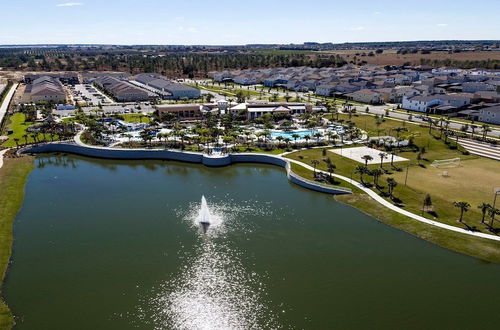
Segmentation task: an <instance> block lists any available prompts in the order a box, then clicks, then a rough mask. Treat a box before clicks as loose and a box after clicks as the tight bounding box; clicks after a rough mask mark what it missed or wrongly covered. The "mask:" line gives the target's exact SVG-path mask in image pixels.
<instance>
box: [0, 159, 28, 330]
mask: <svg viewBox="0 0 500 330" xmlns="http://www.w3.org/2000/svg"><path fill="white" fill-rule="evenodd" d="M32 169H33V158H31V157H27V156H25V157H22V158H11V159H5V160H4V165H3V167H2V168H1V169H0V186H1V187H2V193H1V194H0V276H1V278H0V279H1V282H0V284H1V283H3V279H4V278H5V272H6V270H7V267H8V263H9V259H10V255H11V252H12V222H13V221H14V218H15V216H16V214H17V211H18V210H19V208H20V207H21V204H22V201H23V198H24V185H25V183H26V180H27V176H28V174H29V173H30V172H31V170H32ZM13 325H14V319H13V317H12V313H11V312H10V310H9V308H8V307H7V305H5V303H4V302H3V301H2V300H0V329H10V328H12V326H13Z"/></svg>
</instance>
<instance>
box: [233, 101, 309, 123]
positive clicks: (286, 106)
mask: <svg viewBox="0 0 500 330" xmlns="http://www.w3.org/2000/svg"><path fill="white" fill-rule="evenodd" d="M229 111H230V112H231V113H232V114H233V115H237V114H239V113H241V112H242V111H243V112H246V114H247V118H248V119H249V120H252V119H256V118H259V117H260V116H262V115H264V114H266V113H269V114H272V115H274V114H287V115H296V114H303V113H306V112H312V111H313V105H312V104H309V103H267V102H266V103H263V102H255V103H240V104H237V105H236V106H234V107H232V108H231V109H230V110H229Z"/></svg>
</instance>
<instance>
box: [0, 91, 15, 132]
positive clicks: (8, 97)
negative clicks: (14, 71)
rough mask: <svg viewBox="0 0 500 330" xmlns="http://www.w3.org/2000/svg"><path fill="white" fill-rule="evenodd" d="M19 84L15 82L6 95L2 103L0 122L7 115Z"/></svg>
mask: <svg viewBox="0 0 500 330" xmlns="http://www.w3.org/2000/svg"><path fill="white" fill-rule="evenodd" d="M17 86H18V84H13V85H12V86H11V88H10V91H9V92H8V93H7V95H6V96H5V99H4V101H3V103H2V104H1V105H0V123H2V121H3V117H5V114H6V113H7V110H8V109H9V104H10V101H11V99H12V96H14V93H15V91H16V89H17Z"/></svg>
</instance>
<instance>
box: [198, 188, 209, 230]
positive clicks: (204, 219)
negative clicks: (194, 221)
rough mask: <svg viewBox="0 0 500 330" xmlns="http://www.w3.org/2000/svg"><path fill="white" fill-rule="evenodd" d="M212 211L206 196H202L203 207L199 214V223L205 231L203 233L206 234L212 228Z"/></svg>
mask: <svg viewBox="0 0 500 330" xmlns="http://www.w3.org/2000/svg"><path fill="white" fill-rule="evenodd" d="M210 218H211V216H210V210H209V209H208V205H207V200H206V199H205V196H201V207H200V213H199V214H198V222H199V224H200V226H201V228H202V229H203V233H206V232H207V230H208V227H210Z"/></svg>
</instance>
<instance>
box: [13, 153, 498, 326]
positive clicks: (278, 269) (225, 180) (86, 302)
mask: <svg viewBox="0 0 500 330" xmlns="http://www.w3.org/2000/svg"><path fill="white" fill-rule="evenodd" d="M35 162H36V168H35V170H34V171H33V172H32V173H31V174H30V176H29V179H28V183H27V185H26V196H25V200H24V203H23V206H22V209H21V210H20V212H19V214H18V215H17V218H16V220H15V223H14V239H15V241H14V251H13V256H12V264H11V267H10V268H9V271H8V275H7V279H6V282H5V286H4V296H5V299H6V301H7V303H8V304H9V306H10V307H11V309H12V311H13V313H14V314H15V316H16V322H17V326H16V329H172V328H174V329H211V328H213V329H221V328H227V329H262V328H265V329H268V328H284V329H327V328H339V329H345V328H349V329H366V328H370V329H381V328H396V329H402V328H404V329H422V328H427V329H471V328H481V329H495V328H498V324H499V323H498V322H499V321H500V316H499V314H498V313H497V311H498V308H499V307H500V300H499V298H498V294H499V288H500V285H499V284H498V283H499V280H498V279H499V278H500V266H499V265H496V264H489V263H485V262H482V261H480V260H477V259H473V258H470V257H467V256H463V255H460V254H457V253H454V252H451V251H448V250H445V249H443V248H440V247H438V246H436V245H433V244H430V243H428V242H425V241H423V240H420V239H417V238H415V237H413V236H411V235H408V234H406V233H404V232H401V231H399V230H396V229H393V228H391V227H388V226H386V225H384V224H382V223H380V222H378V221H377V220H375V219H373V218H371V217H369V216H367V215H365V214H363V213H361V212H359V211H358V210H356V209H354V208H352V207H350V206H347V205H344V204H341V203H339V202H336V201H335V199H334V198H333V197H332V196H330V195H326V194H321V193H317V192H313V191H309V190H306V189H303V188H301V187H298V186H296V185H293V184H291V183H289V182H288V181H287V179H286V175H285V171H284V170H283V169H281V168H278V167H273V166H265V165H255V164H253V165H233V166H229V167H223V168H207V167H204V166H201V165H190V164H184V163H176V162H167V161H165V162H162V161H113V160H98V159H89V158H83V157H77V156H67V155H45V156H39V157H37V158H36V160H35ZM203 195H204V196H205V197H206V200H207V205H208V208H209V210H210V213H211V217H212V219H213V223H212V224H211V226H210V227H209V229H208V231H207V233H206V234H204V233H203V231H202V230H200V228H199V224H198V223H197V215H198V212H199V208H200V201H201V197H202V196H203Z"/></svg>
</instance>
